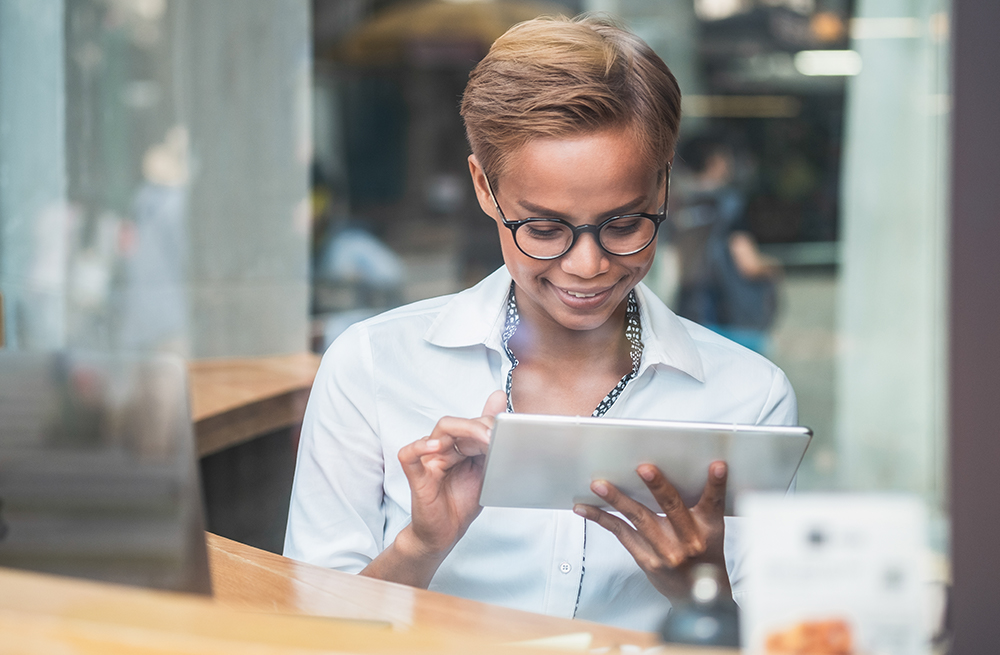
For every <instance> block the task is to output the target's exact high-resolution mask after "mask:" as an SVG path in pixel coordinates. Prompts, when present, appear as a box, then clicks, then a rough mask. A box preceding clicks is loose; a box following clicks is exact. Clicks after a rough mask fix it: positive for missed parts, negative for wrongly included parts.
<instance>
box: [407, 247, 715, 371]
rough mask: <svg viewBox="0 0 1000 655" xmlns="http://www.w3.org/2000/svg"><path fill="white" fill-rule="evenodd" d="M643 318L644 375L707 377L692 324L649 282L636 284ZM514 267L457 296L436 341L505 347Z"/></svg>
mask: <svg viewBox="0 0 1000 655" xmlns="http://www.w3.org/2000/svg"><path fill="white" fill-rule="evenodd" d="M635 290H636V295H637V296H638V299H639V319H640V321H641V322H642V343H643V352H642V364H641V366H640V367H639V375H640V376H641V375H642V373H643V372H644V371H645V370H646V369H647V368H649V367H650V366H657V365H660V366H667V367H670V368H673V369H677V370H678V371H681V372H682V373H685V374H687V375H690V376H691V377H693V378H694V379H696V380H698V381H699V382H704V381H705V372H704V368H703V366H702V362H701V356H700V355H699V354H698V347H697V346H696V345H695V342H694V339H692V338H691V335H690V334H688V331H687V328H685V327H684V324H683V323H681V320H680V319H679V318H677V315H676V314H674V313H673V312H672V311H670V310H669V309H668V308H667V306H666V305H664V304H663V302H662V301H661V300H660V299H659V298H657V297H656V296H655V294H653V292H652V291H650V289H649V287H647V286H646V285H644V284H642V283H639V284H638V285H636V288H635ZM508 291H510V273H508V272H507V267H506V266H501V267H500V268H499V269H497V270H496V271H495V272H494V273H492V274H491V275H490V276H489V277H487V278H486V279H485V280H483V281H482V282H480V283H479V284H477V285H476V286H474V287H472V288H470V289H466V290H465V291H462V292H460V293H457V294H455V295H454V296H452V298H451V300H449V301H448V302H447V304H445V306H444V308H443V309H442V310H441V313H440V314H438V317H437V319H435V320H434V322H433V323H432V324H431V326H430V327H429V328H428V329H427V332H425V333H424V339H425V340H426V341H428V342H429V343H431V344H433V345H435V346H442V347H445V348H462V347H467V346H476V345H485V346H486V347H488V348H491V349H492V350H496V351H498V352H503V345H502V334H503V327H504V318H505V310H506V307H507V303H506V300H507V293H508Z"/></svg>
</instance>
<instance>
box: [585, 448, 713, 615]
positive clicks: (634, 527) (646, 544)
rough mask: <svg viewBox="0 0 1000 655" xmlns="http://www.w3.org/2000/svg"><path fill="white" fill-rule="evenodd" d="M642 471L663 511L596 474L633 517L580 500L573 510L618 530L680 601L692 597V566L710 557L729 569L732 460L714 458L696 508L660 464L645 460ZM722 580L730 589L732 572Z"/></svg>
mask: <svg viewBox="0 0 1000 655" xmlns="http://www.w3.org/2000/svg"><path fill="white" fill-rule="evenodd" d="M637 472H638V474H639V477H641V478H642V480H643V482H645V483H646V486H647V487H649V490H650V491H651V492H652V493H653V498H655V499H656V502H657V503H659V505H660V508H661V509H662V510H663V515H662V516H661V515H659V514H657V513H655V512H653V511H652V510H650V509H648V508H647V507H646V506H645V505H642V504H641V503H638V502H636V501H635V500H633V499H631V498H629V497H628V496H626V495H625V494H623V493H622V492H621V491H619V490H618V489H617V488H616V487H615V486H614V485H612V484H610V483H609V482H606V481H604V480H595V481H594V482H593V483H592V484H591V485H590V488H591V490H592V491H593V492H594V493H595V494H597V495H598V496H600V497H601V498H603V499H604V500H605V501H606V502H607V503H608V504H609V505H610V506H611V507H613V508H614V509H616V510H618V511H619V512H621V514H622V515H623V516H624V517H625V518H626V519H628V521H627V522H626V521H624V520H622V519H621V518H618V517H617V516H614V515H612V514H609V513H608V512H605V511H603V510H600V509H598V508H596V507H593V506H591V505H576V506H575V507H574V508H573V511H574V512H576V513H577V514H579V515H580V516H583V517H584V518H586V519H588V520H590V521H593V522H594V523H597V524H598V525H600V526H601V527H602V528H605V529H606V530H608V531H610V532H611V533H612V534H614V535H615V536H616V537H617V538H618V541H620V542H621V543H622V545H623V546H624V547H625V548H626V550H628V552H629V553H631V555H632V557H633V558H635V561H636V563H637V564H638V565H639V568H641V569H642V570H643V571H644V572H645V573H646V577H648V578H649V581H650V582H651V583H652V584H653V586H654V587H656V589H657V590H658V591H659V592H660V593H661V594H663V595H664V596H666V597H667V598H669V599H670V601H671V602H672V603H674V604H676V603H677V601H682V600H686V599H687V598H688V597H689V594H690V589H691V579H690V570H691V568H692V567H693V566H694V565H695V564H700V563H703V562H708V563H712V564H716V565H718V566H719V567H721V570H723V571H725V570H726V560H725V555H724V554H723V540H724V536H725V523H724V521H723V517H724V516H725V505H726V474H727V469H726V464H725V462H713V463H712V464H711V465H710V466H709V467H708V481H707V482H706V484H705V490H704V491H703V492H702V494H701V499H699V501H698V504H697V505H695V506H694V507H691V508H688V507H685V505H684V501H683V500H681V497H680V494H678V493H677V490H676V489H675V488H674V486H673V485H672V484H670V481H669V480H667V478H666V477H665V476H664V475H663V473H662V472H660V469H658V468H657V467H655V466H653V465H652V464H642V465H640V466H639V468H638V469H637ZM629 523H631V525H629ZM722 582H723V583H724V590H723V593H729V585H728V578H726V579H725V580H723V581H722Z"/></svg>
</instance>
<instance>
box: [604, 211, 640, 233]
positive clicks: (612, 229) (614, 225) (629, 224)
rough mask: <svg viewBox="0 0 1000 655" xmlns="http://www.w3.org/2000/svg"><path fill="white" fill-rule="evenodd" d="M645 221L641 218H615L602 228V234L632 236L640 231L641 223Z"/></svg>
mask: <svg viewBox="0 0 1000 655" xmlns="http://www.w3.org/2000/svg"><path fill="white" fill-rule="evenodd" d="M645 220H646V219H644V218H643V217H642V216H623V217H622V218H616V219H614V220H612V221H611V222H610V223H608V224H607V225H605V226H604V232H605V234H607V235H608V236H614V237H622V236H628V235H629V234H634V233H635V232H638V231H639V230H640V229H642V224H643V223H642V222H643V221H645Z"/></svg>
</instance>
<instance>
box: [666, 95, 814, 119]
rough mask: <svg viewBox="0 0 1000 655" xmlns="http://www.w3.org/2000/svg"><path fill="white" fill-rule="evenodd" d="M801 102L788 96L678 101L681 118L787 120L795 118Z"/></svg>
mask: <svg viewBox="0 0 1000 655" xmlns="http://www.w3.org/2000/svg"><path fill="white" fill-rule="evenodd" d="M801 109H802V102H801V101H800V100H799V99H798V98H795V97H792V96H737V95H732V96H722V95H719V96H702V95H688V96H684V97H683V98H682V99H681V110H682V112H683V113H684V115H685V116H691V117H699V118H704V117H715V118H791V117H794V116H798V115H799V111H801Z"/></svg>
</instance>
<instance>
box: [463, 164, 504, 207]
mask: <svg viewBox="0 0 1000 655" xmlns="http://www.w3.org/2000/svg"><path fill="white" fill-rule="evenodd" d="M469 174H470V175H472V186H474V187H475V189H476V199H477V200H478V201H479V207H480V208H481V209H482V210H483V212H484V213H485V214H486V215H487V216H489V217H490V218H492V219H493V220H495V221H499V220H500V217H499V216H498V212H497V208H496V206H495V205H494V204H493V197H492V196H491V195H490V187H489V184H487V182H486V172H485V171H484V170H483V167H482V166H481V165H480V164H479V160H478V159H477V158H476V156H475V155H469Z"/></svg>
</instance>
